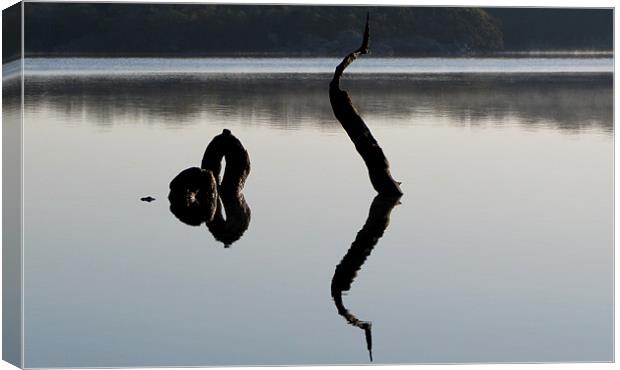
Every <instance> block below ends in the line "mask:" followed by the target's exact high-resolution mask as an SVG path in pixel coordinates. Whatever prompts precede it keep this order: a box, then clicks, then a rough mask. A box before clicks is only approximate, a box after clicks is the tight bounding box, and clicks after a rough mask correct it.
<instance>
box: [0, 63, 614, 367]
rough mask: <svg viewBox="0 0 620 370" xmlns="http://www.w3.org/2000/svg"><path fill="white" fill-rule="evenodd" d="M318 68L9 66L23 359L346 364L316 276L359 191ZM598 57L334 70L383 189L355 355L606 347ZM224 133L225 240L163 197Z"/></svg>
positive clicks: (437, 359)
mask: <svg viewBox="0 0 620 370" xmlns="http://www.w3.org/2000/svg"><path fill="white" fill-rule="evenodd" d="M337 63H338V60H337V59H188V60H183V59H27V60H26V62H25V68H26V79H25V89H26V90H25V110H26V111H25V123H24V144H25V152H24V162H25V163H24V181H25V184H24V190H25V194H26V197H25V204H24V207H25V209H24V217H25V240H24V243H25V255H24V258H25V260H24V261H25V266H24V268H25V281H24V290H25V292H24V293H25V350H26V361H25V366H26V367H39V366H41V367H43V366H45V367H80V366H138V365H140V366H156V365H175V366H186V365H187V366H194V365H197V366H199V365H271V364H365V363H368V362H369V354H368V351H367V344H366V339H365V332H364V330H362V329H360V328H358V327H355V326H353V325H350V324H349V323H348V322H347V319H346V318H345V317H343V316H341V315H339V309H338V308H337V307H336V305H335V302H334V299H333V297H332V294H331V290H330V287H331V283H332V278H333V277H334V273H335V271H336V266H338V265H339V264H340V263H341V260H343V257H345V255H347V256H348V257H347V259H351V258H354V257H355V256H353V255H355V254H356V253H357V254H359V253H360V251H359V250H353V249H355V248H352V250H351V251H350V250H349V248H351V244H352V242H353V241H354V240H355V239H356V237H357V236H358V235H357V234H358V231H360V230H361V229H362V227H363V226H364V224H365V223H366V220H367V218H368V217H369V212H370V211H369V210H370V206H371V203H372V201H373V198H374V195H375V193H374V191H373V189H372V188H371V186H370V181H369V180H368V176H367V172H366V169H365V167H364V164H363V162H362V161H361V159H360V158H359V156H358V154H357V153H356V152H355V150H354V147H353V145H352V143H351V142H350V140H349V138H348V137H347V136H346V134H345V133H344V131H343V129H342V128H341V126H340V124H339V123H338V122H337V121H336V120H335V118H334V117H333V114H332V111H331V107H330V104H329V99H328V96H327V88H328V83H329V80H330V78H331V71H332V69H333V67H334V66H335V65H336V64H337ZM612 69H613V62H612V59H610V58H592V59H586V58H572V59H570V58H569V59H567V58H541V59H535V58H512V59H511V58H501V59H492V58H489V59H430V58H429V59H395V60H386V59H370V58H367V59H362V60H360V61H359V63H358V62H355V63H354V65H353V66H352V68H351V73H350V74H347V75H345V81H343V85H344V87H345V88H346V89H347V90H348V91H349V93H350V94H351V97H352V99H353V102H354V104H355V105H356V106H357V108H358V110H359V112H360V114H361V115H362V117H363V118H364V119H365V121H366V123H367V124H368V126H369V127H370V128H371V130H372V131H373V133H374V135H375V137H376V138H377V140H378V141H379V143H380V144H381V146H382V147H383V149H384V151H385V153H386V155H387V157H388V158H389V160H390V162H391V167H392V174H393V176H394V177H395V178H396V179H397V180H399V181H402V189H403V191H404V193H405V195H404V196H403V197H402V199H401V200H400V201H401V204H399V205H396V206H395V207H394V208H393V209H392V210H391V217H390V223H389V226H387V228H386V229H385V232H384V234H383V236H382V237H381V238H380V239H379V240H378V242H377V244H376V246H375V247H374V249H371V250H368V249H367V250H365V251H362V255H363V256H362V257H365V255H367V254H369V253H370V255H368V256H367V257H366V258H365V260H364V258H361V259H358V260H357V262H356V263H357V266H354V268H353V271H351V273H354V272H355V271H354V270H356V269H357V268H359V271H357V277H356V278H355V280H354V282H353V283H352V284H351V287H350V290H349V291H348V292H346V294H345V295H343V304H344V306H346V309H347V310H348V312H349V313H350V314H352V315H354V316H355V317H357V318H359V319H360V320H363V321H369V322H372V353H373V357H374V362H375V363H452V362H548V361H562V362H567V361H588V362H589V361H611V360H612V359H613V352H612V350H613V348H612V345H613V337H612V335H613V326H612V324H613V295H612V294H613V279H612V278H613V258H612V255H613V206H612V204H613V202H612V198H613V187H612V185H613V184H612V182H613V159H612V154H613V133H614V132H613V131H614V130H613V84H612V74H611V71H612ZM556 72H561V73H556ZM5 77H6V76H5ZM224 128H229V129H230V130H232V132H233V134H235V135H236V136H237V137H238V138H239V139H240V140H241V141H242V142H243V144H244V145H245V146H246V148H247V149H248V151H249V153H250V157H251V161H252V171H251V174H250V177H249V178H248V181H247V183H246V187H245V190H244V195H245V199H246V200H247V203H248V205H249V207H250V209H251V221H250V224H249V227H248V229H247V230H246V231H245V233H244V234H243V236H242V237H241V238H240V239H239V240H238V241H236V242H234V243H233V244H232V245H231V246H230V247H229V248H224V245H223V243H221V242H219V241H217V240H216V239H215V238H214V236H213V235H212V234H211V233H210V230H209V229H208V228H207V227H206V226H205V225H204V224H203V225H202V226H199V227H193V226H189V225H186V224H184V223H182V222H180V221H179V220H178V219H177V218H176V217H175V216H174V215H173V214H172V213H171V212H170V210H169V202H168V200H167V194H168V184H169V182H170V180H171V179H172V178H173V177H174V176H176V174H177V173H179V172H180V171H181V170H183V169H185V168H187V167H191V166H199V165H200V161H201V159H202V154H203V152H204V149H205V147H206V145H207V144H208V143H209V141H210V140H211V138H213V136H215V135H217V134H219V133H220V132H222V129H224ZM148 195H150V196H153V197H155V198H156V200H155V201H154V202H152V203H145V202H141V201H140V198H141V197H144V196H148ZM388 211H389V210H388ZM371 213H375V210H374V208H373V211H372V212H371ZM371 216H372V214H371ZM371 218H372V217H371ZM348 252H349V253H348ZM352 256H353V257H352ZM354 264H355V263H354Z"/></svg>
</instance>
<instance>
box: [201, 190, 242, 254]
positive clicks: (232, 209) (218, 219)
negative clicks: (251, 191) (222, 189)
mask: <svg viewBox="0 0 620 370" xmlns="http://www.w3.org/2000/svg"><path fill="white" fill-rule="evenodd" d="M222 203H223V204H222ZM222 208H223V210H224V213H225V214H226V219H224V215H223V214H222ZM249 226H250V207H249V206H248V204H247V203H246V202H245V197H244V196H243V194H236V195H235V194H227V193H222V194H220V198H219V199H218V202H217V209H216V211H215V215H214V216H213V219H212V220H211V221H207V227H208V228H209V231H210V232H211V234H213V237H215V240H218V241H220V242H222V243H224V248H228V247H230V245H231V244H232V243H234V242H236V241H237V240H239V238H241V236H242V235H243V233H244V232H245V231H246V230H247V229H248V227H249Z"/></svg>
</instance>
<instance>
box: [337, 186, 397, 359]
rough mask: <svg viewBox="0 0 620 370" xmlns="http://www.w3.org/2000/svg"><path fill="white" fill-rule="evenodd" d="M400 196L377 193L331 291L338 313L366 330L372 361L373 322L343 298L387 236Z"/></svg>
mask: <svg viewBox="0 0 620 370" xmlns="http://www.w3.org/2000/svg"><path fill="white" fill-rule="evenodd" d="M399 199H400V196H395V197H386V196H382V195H377V196H376V197H375V199H374V200H373V201H372V203H371V205H370V211H369V212H368V218H367V219H366V223H365V224H364V226H363V227H362V229H361V230H360V231H359V232H358V233H357V236H356V237H355V240H354V241H353V243H352V244H351V247H350V248H349V250H348V251H347V254H345V256H344V257H342V261H340V263H339V264H338V266H336V271H334V276H333V277H332V285H331V294H332V298H333V299H334V304H335V305H336V309H337V310H338V314H339V315H340V316H342V317H344V318H345V319H346V320H347V322H348V323H349V324H351V325H353V326H356V327H358V328H360V329H362V330H364V335H365V337H366V348H367V349H368V354H369V356H370V361H372V332H371V328H372V324H371V323H370V322H369V321H362V320H360V319H358V318H357V317H356V316H355V315H354V314H352V313H351V312H349V310H347V308H346V307H345V305H344V303H343V301H342V293H343V292H347V291H349V290H350V289H351V284H353V281H354V280H355V278H356V277H357V272H358V271H359V270H360V269H361V268H362V266H363V265H364V262H366V259H367V258H368V256H370V253H371V252H372V250H373V248H374V247H375V245H376V244H377V242H378V241H379V239H380V238H381V237H382V236H383V233H384V232H385V229H386V228H387V227H388V225H389V223H390V213H391V212H392V209H394V207H395V206H396V205H397V204H399Z"/></svg>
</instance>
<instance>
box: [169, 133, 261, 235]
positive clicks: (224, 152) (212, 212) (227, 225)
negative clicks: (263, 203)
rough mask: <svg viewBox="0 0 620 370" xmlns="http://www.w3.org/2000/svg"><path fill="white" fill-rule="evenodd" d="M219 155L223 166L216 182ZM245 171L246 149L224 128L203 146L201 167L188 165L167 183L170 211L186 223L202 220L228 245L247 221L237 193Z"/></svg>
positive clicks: (247, 162) (246, 211) (247, 169)
mask: <svg viewBox="0 0 620 370" xmlns="http://www.w3.org/2000/svg"><path fill="white" fill-rule="evenodd" d="M222 159H225V160H226V169H225V171H224V176H223V179H222V181H221V183H220V172H221V171H222ZM249 174H250V156H249V155H248V152H247V150H245V148H244V147H243V144H241V141H239V139H237V138H236V137H235V136H234V135H233V134H232V133H231V132H230V130H227V129H224V131H223V132H222V133H221V134H220V135H217V136H216V137H214V138H213V140H211V142H210V143H209V145H208V146H207V149H206V150H205V153H204V156H203V158H202V168H197V167H192V168H188V169H186V170H184V171H182V172H181V173H180V174H178V175H177V177H175V178H174V180H172V182H171V183H170V195H169V196H168V199H169V200H170V211H171V212H172V213H173V214H174V215H175V216H177V218H178V219H179V220H181V221H182V222H184V223H186V224H188V225H192V226H199V225H200V224H202V223H203V222H205V223H206V224H207V227H208V228H209V231H210V232H211V233H212V234H213V236H214V237H215V239H216V240H218V241H221V242H223V243H224V246H225V247H229V246H230V245H231V244H232V243H233V242H235V241H237V240H239V238H241V236H242V235H243V233H244V232H245V231H246V230H247V229H248V227H249V225H250V207H249V206H248V204H247V203H246V201H245V198H244V196H243V194H242V193H241V191H242V190H243V187H244V185H245V180H246V179H247V177H248V175H249ZM224 213H225V214H226V218H224Z"/></svg>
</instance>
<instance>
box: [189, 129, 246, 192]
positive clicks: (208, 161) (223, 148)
mask: <svg viewBox="0 0 620 370" xmlns="http://www.w3.org/2000/svg"><path fill="white" fill-rule="evenodd" d="M222 158H224V159H226V171H225V172H224V176H223V179H222V182H221V183H220V172H221V170H222ZM201 167H202V168H203V169H205V170H210V171H212V172H213V176H215V180H216V181H217V183H218V185H219V189H220V191H221V192H224V193H231V194H239V193H241V192H242V191H243V186H244V185H245V180H246V179H247V177H248V175H249V174H250V156H249V155H248V152H247V150H245V148H244V147H243V144H241V141H239V139H237V138H236V137H235V136H234V135H233V134H232V133H231V132H230V130H228V129H224V131H223V132H222V133H221V134H219V135H217V136H216V137H214V138H213V140H211V142H210V143H209V145H208V146H207V149H206V150H205V154H204V156H203V158H202V165H201Z"/></svg>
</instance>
